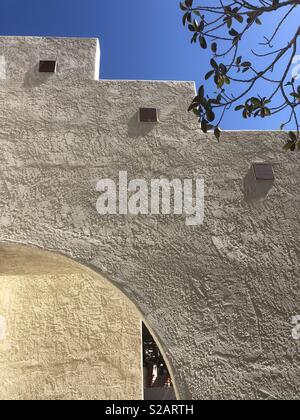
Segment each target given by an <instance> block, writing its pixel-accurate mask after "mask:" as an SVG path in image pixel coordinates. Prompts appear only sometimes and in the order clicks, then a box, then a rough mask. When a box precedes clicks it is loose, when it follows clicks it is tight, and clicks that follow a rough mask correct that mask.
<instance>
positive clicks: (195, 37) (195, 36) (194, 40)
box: [191, 32, 198, 44]
mask: <svg viewBox="0 0 300 420" xmlns="http://www.w3.org/2000/svg"><path fill="white" fill-rule="evenodd" d="M197 38H198V34H197V32H196V33H194V35H193V36H192V39H191V44H194V43H195V42H197Z"/></svg>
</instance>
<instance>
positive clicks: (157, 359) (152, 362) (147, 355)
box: [142, 323, 176, 401]
mask: <svg viewBox="0 0 300 420" xmlns="http://www.w3.org/2000/svg"><path fill="white" fill-rule="evenodd" d="M142 336H143V374H144V400H159V401H162V400H176V396H175V390H174V386H173V383H172V378H171V375H170V373H169V370H168V367H167V364H166V362H165V360H164V358H163V356H162V354H161V351H160V349H159V347H158V345H157V344H156V342H155V339H154V338H153V336H152V335H151V333H150V331H149V330H148V328H147V327H146V325H145V324H144V323H142Z"/></svg>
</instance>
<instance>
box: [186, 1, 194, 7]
mask: <svg viewBox="0 0 300 420" xmlns="http://www.w3.org/2000/svg"><path fill="white" fill-rule="evenodd" d="M185 4H186V5H187V7H192V6H193V0H185Z"/></svg>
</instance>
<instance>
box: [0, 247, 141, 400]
mask: <svg viewBox="0 0 300 420" xmlns="http://www.w3.org/2000/svg"><path fill="white" fill-rule="evenodd" d="M8 263H9V264H8ZM0 271H1V273H0V315H1V317H2V320H5V331H4V332H5V336H4V337H2V339H1V334H0V400H1V399H10V400H11V399H21V400H24V399H26V400H28V399H30V400H31V399H47V400H48V399H68V400H70V399H72V400H73V399H109V400H120V399H129V400H132V399H141V398H142V387H143V385H142V372H141V325H140V318H139V315H138V313H137V311H136V310H135V308H134V307H133V305H132V304H131V303H130V302H129V301H128V300H127V298H126V297H124V295H122V293H121V292H120V291H118V290H117V289H116V288H115V287H114V286H112V285H111V284H110V283H108V282H107V281H105V280H104V279H102V278H101V276H99V275H95V274H94V273H93V272H92V271H90V270H84V269H81V268H80V267H78V265H76V264H72V263H71V262H69V261H66V260H65V259H64V258H62V257H57V256H56V255H51V254H50V255H48V254H46V253H45V252H44V251H39V250H38V251H37V250H31V249H30V248H28V249H27V248H25V249H24V248H16V247H14V246H13V247H12V246H9V247H0ZM22 272H23V274H21V273H22ZM0 327H1V326H0ZM3 328H4V327H3ZM3 328H2V329H3Z"/></svg>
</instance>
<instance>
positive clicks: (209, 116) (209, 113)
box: [206, 110, 216, 122]
mask: <svg viewBox="0 0 300 420" xmlns="http://www.w3.org/2000/svg"><path fill="white" fill-rule="evenodd" d="M206 118H207V120H208V121H209V122H212V121H213V120H214V119H215V118H216V116H215V113H214V112H213V111H211V110H209V111H207V113H206Z"/></svg>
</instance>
